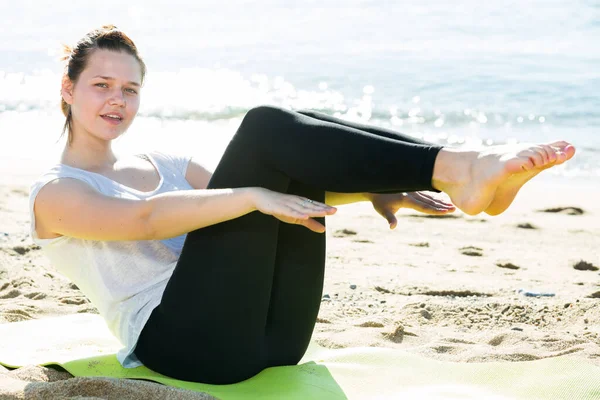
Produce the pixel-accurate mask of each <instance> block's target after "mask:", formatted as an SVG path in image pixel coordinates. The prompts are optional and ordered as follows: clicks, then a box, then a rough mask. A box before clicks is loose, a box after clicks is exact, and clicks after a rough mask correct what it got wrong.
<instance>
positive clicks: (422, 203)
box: [413, 199, 456, 211]
mask: <svg viewBox="0 0 600 400" xmlns="http://www.w3.org/2000/svg"><path fill="white" fill-rule="evenodd" d="M414 205H415V206H416V207H417V208H416V209H417V211H423V210H424V209H427V210H433V211H450V210H452V211H453V210H455V209H456V207H455V206H454V205H453V204H448V203H439V202H434V201H433V200H430V199H423V200H421V199H414ZM413 208H414V207H413Z"/></svg>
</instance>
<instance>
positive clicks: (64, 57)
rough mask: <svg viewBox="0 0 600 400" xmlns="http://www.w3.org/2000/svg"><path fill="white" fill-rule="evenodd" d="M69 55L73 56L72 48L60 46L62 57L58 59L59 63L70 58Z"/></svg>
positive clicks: (66, 45)
mask: <svg viewBox="0 0 600 400" xmlns="http://www.w3.org/2000/svg"><path fill="white" fill-rule="evenodd" d="M71 54H73V48H72V47H71V46H69V45H68V44H63V45H62V56H61V57H60V61H67V60H68V59H69V58H71Z"/></svg>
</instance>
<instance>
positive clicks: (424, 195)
mask: <svg viewBox="0 0 600 400" xmlns="http://www.w3.org/2000/svg"><path fill="white" fill-rule="evenodd" d="M414 195H416V196H417V197H418V198H419V199H420V200H423V201H426V202H427V201H429V202H435V203H436V204H442V205H448V206H454V204H452V203H450V202H448V201H446V200H444V199H441V198H439V197H437V196H434V195H430V194H427V193H422V192H415V193H414Z"/></svg>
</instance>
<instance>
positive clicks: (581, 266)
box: [573, 260, 600, 271]
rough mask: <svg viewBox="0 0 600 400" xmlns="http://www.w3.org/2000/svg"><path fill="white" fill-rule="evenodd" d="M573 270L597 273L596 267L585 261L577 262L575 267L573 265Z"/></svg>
mask: <svg viewBox="0 0 600 400" xmlns="http://www.w3.org/2000/svg"><path fill="white" fill-rule="evenodd" d="M573 268H575V269H576V270H578V271H598V269H600V268H598V267H596V266H595V265H593V264H591V263H589V262H587V261H583V260H581V261H579V262H577V263H576V264H575V265H573Z"/></svg>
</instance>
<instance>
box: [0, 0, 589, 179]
mask: <svg viewBox="0 0 600 400" xmlns="http://www.w3.org/2000/svg"><path fill="white" fill-rule="evenodd" d="M165 4H166V3H164V2H157V1H141V0H130V1H127V2H116V1H113V0H104V1H102V2H94V3H90V2H73V1H64V0H57V1H54V2H52V3H50V2H45V1H26V0H23V1H19V2H12V1H11V2H9V1H5V0H0V21H1V22H2V23H1V24H0V135H1V137H2V139H3V145H2V146H0V157H2V158H3V159H4V160H15V159H17V160H20V161H24V162H26V161H27V160H29V161H39V160H50V159H54V158H55V154H56V153H57V152H58V151H59V150H60V149H61V148H62V146H63V145H64V141H59V142H57V139H58V137H59V136H60V133H61V130H62V125H63V121H64V119H63V117H62V114H61V113H60V107H59V99H60V97H59V96H60V95H59V87H60V76H61V73H62V68H63V65H62V64H61V63H60V62H59V61H58V56H59V52H60V45H61V43H66V44H70V45H72V44H74V43H75V42H76V41H77V40H78V39H79V38H80V37H82V36H83V35H84V34H85V33H86V32H87V31H89V30H90V29H93V28H95V27H98V26H100V25H102V24H105V23H113V24H115V25H117V26H118V27H119V28H121V29H123V30H124V31H125V32H126V33H128V34H129V36H130V37H132V39H133V40H134V41H135V42H136V44H137V46H138V47H139V49H140V51H141V53H142V55H143V57H144V59H145V61H146V64H147V66H148V74H147V77H146V83H145V87H144V88H143V90H142V94H141V96H142V103H141V107H140V111H139V114H138V117H137V118H136V121H135V122H134V123H133V125H132V126H131V128H130V129H129V131H128V132H127V133H126V134H125V135H124V136H123V137H122V138H119V139H117V140H116V141H115V147H118V148H122V149H124V150H125V151H129V150H132V151H134V150H140V151H144V150H150V149H152V148H162V149H167V150H173V151H183V152H192V153H194V154H197V155H199V156H202V157H204V158H205V159H206V163H207V165H208V166H213V167H214V166H215V165H216V163H217V162H218V160H219V158H220V154H221V152H222V150H223V149H224V147H225V146H226V144H227V143H228V141H229V139H230V138H231V135H233V134H234V133H235V130H236V128H237V126H238V125H239V123H240V121H241V118H242V117H243V115H244V114H245V112H246V111H247V110H248V109H250V108H252V107H254V106H257V105H260V104H274V105H279V106H283V107H286V108H289V109H300V108H312V109H316V110H320V111H322V112H326V113H328V114H331V115H336V116H339V117H340V118H345V119H349V120H356V121H361V122H367V123H372V124H374V125H379V126H385V127H389V128H392V129H397V130H398V131H401V132H405V133H408V134H410V135H413V136H415V137H420V138H425V139H426V140H430V141H432V142H436V143H441V144H447V145H452V146H469V145H491V144H496V143H507V142H523V141H548V140H552V139H567V140H570V141H571V142H573V143H574V144H575V145H576V146H577V148H578V153H577V156H576V157H575V158H574V159H573V160H572V161H571V162H569V163H567V164H565V165H564V166H560V167H557V168H553V169H552V170H550V171H548V172H549V173H552V174H554V175H557V176H560V177H584V178H594V179H596V178H600V135H598V133H599V132H598V128H599V127H600V2H598V1H592V0H573V1H569V2H567V1H556V0H523V1H504V2H488V4H486V3H484V2H480V1H475V0H468V1H458V2H447V1H441V0H432V1H424V0H410V1H391V0H371V1H369V0H346V1H345V2H343V3H341V2H339V1H334V0H319V1H316V0H303V1H296V0H294V1H286V2H283V1H279V0H263V1H242V0H233V1H227V2H222V1H216V0H209V1H203V0H200V1H197V2H195V3H192V2H187V1H182V0H171V1H169V2H168V5H165Z"/></svg>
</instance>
